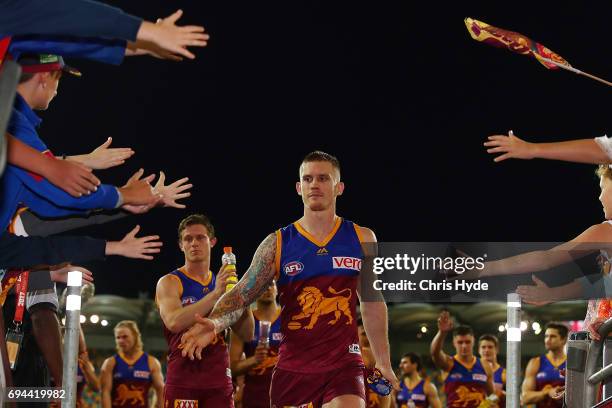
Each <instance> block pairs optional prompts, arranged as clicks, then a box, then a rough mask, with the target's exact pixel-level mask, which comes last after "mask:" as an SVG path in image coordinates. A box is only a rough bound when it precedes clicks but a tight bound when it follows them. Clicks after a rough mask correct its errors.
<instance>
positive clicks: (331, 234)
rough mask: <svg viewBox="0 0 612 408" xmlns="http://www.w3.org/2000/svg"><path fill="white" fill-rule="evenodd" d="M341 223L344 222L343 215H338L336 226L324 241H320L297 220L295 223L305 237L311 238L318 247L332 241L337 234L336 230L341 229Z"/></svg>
mask: <svg viewBox="0 0 612 408" xmlns="http://www.w3.org/2000/svg"><path fill="white" fill-rule="evenodd" d="M341 224H342V217H338V219H337V220H336V224H335V225H334V228H333V229H332V230H331V231H330V233H329V234H327V236H326V237H325V239H324V240H323V241H321V242H319V241H318V240H317V239H316V238H315V237H313V236H312V234H310V232H308V231H306V230H305V229H304V228H303V227H302V226H301V225H300V224H299V223H298V222H297V221H296V222H294V223H293V225H294V226H295V228H296V229H297V230H298V232H299V233H300V234H301V235H302V236H303V237H304V238H306V239H307V240H309V241H310V242H312V243H313V244H315V245H316V246H318V247H324V246H327V244H328V243H329V241H331V240H332V238H334V236H335V235H336V232H338V229H340V225H341Z"/></svg>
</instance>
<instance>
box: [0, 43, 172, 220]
mask: <svg viewBox="0 0 612 408" xmlns="http://www.w3.org/2000/svg"><path fill="white" fill-rule="evenodd" d="M18 62H19V63H20V64H21V66H22V71H23V73H22V77H21V80H20V83H19V85H18V87H17V95H16V98H15V104H14V107H13V112H12V115H11V119H10V121H9V126H8V132H9V133H11V134H12V135H13V136H15V137H16V138H17V139H19V140H21V141H22V142H24V143H26V144H28V145H29V146H30V147H33V148H34V149H36V150H38V151H40V152H42V153H43V154H51V153H50V152H49V150H48V149H47V146H46V145H45V144H44V143H43V141H42V140H41V139H40V137H39V136H38V133H37V130H36V128H37V127H38V126H39V125H40V123H41V122H42V121H41V119H40V118H39V117H38V116H37V115H36V114H35V113H34V110H45V109H47V108H48V106H49V103H50V102H51V101H52V100H53V98H54V97H55V95H56V94H57V88H58V85H59V80H60V78H61V76H62V74H63V73H68V74H71V75H79V74H80V72H79V71H78V70H76V69H74V68H71V67H69V66H67V65H66V64H65V63H64V60H63V59H62V57H60V56H58V55H52V54H36V55H23V56H22V57H21V58H20V59H19V61H18ZM151 180H152V177H151V176H149V177H147V178H145V179H143V180H140V179H139V178H138V179H136V180H134V179H132V180H130V183H128V184H126V185H125V186H123V187H121V188H116V187H114V186H109V185H105V184H101V185H100V186H99V187H98V189H97V191H95V192H94V193H92V194H90V195H88V196H84V197H80V198H74V197H72V196H70V195H69V194H67V193H66V192H64V191H63V190H60V189H59V188H57V187H55V186H54V185H52V184H51V183H49V182H48V181H47V180H45V179H43V178H42V177H40V176H39V175H36V174H31V173H28V172H26V171H25V170H23V169H20V168H17V167H15V166H12V165H9V166H7V169H6V172H5V175H4V177H3V178H2V180H1V181H0V191H2V194H3V197H2V198H3V199H2V202H0V229H4V228H6V227H7V226H8V222H9V220H10V218H11V217H12V216H13V214H14V213H15V211H16V210H17V207H18V205H19V203H23V204H24V205H26V206H28V207H29V208H31V209H32V211H34V212H36V213H38V214H39V215H43V216H46V217H61V216H64V215H68V214H74V213H83V212H86V211H88V210H92V209H98V208H103V209H112V208H117V207H119V206H121V205H136V206H141V205H145V206H152V205H154V204H156V203H157V202H158V201H159V198H160V197H159V196H158V195H155V194H153V192H152V191H151V187H150V185H149V182H150V181H151Z"/></svg>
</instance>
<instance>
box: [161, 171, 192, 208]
mask: <svg viewBox="0 0 612 408" xmlns="http://www.w3.org/2000/svg"><path fill="white" fill-rule="evenodd" d="M188 181H189V177H183V178H182V179H180V180H177V181H175V182H174V183H172V184H168V185H164V183H165V182H166V174H164V172H163V171H160V172H159V179H158V180H157V183H155V187H153V192H154V193H155V194H159V195H161V197H162V199H161V201H160V203H159V204H160V205H163V206H164V207H173V208H185V204H179V203H177V202H176V201H177V200H180V199H183V198H187V197H189V196H191V193H190V192H188V191H187V190H190V189H191V188H192V187H193V184H186V183H187V182H188ZM186 191H187V192H186Z"/></svg>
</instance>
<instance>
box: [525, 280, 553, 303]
mask: <svg viewBox="0 0 612 408" xmlns="http://www.w3.org/2000/svg"><path fill="white" fill-rule="evenodd" d="M531 280H532V281H533V283H535V286H531V285H519V286H517V287H516V293H517V294H518V295H519V296H520V297H521V300H522V301H523V302H525V303H528V304H530V305H535V306H544V305H547V304H549V303H552V302H553V301H552V299H553V293H552V291H553V289H551V288H550V287H549V286H548V285H547V284H546V283H544V281H542V280H541V279H538V277H536V276H535V275H531Z"/></svg>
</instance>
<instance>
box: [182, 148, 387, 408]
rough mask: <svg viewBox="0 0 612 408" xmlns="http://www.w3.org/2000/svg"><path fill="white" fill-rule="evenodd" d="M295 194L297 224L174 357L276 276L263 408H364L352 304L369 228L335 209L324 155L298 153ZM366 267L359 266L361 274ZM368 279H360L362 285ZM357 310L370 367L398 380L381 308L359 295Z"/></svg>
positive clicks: (336, 178) (193, 347)
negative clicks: (299, 212) (273, 345)
mask: <svg viewBox="0 0 612 408" xmlns="http://www.w3.org/2000/svg"><path fill="white" fill-rule="evenodd" d="M299 176H300V179H299V181H298V182H297V183H296V190H297V193H298V194H299V195H300V196H301V197H302V201H303V203H304V215H303V217H302V218H300V219H299V220H298V221H296V222H294V223H292V224H290V225H289V226H287V227H285V228H282V229H280V230H278V231H276V233H272V234H270V235H268V237H267V238H266V239H264V241H263V242H262V243H261V244H260V246H259V248H258V249H257V251H256V253H255V255H254V257H253V261H252V263H251V266H250V267H249V269H248V271H247V272H246V274H245V275H244V276H243V277H242V279H241V280H240V282H238V284H237V285H236V286H235V287H234V289H232V290H231V291H230V292H228V293H226V294H225V295H224V296H223V297H222V298H221V299H219V302H217V304H216V305H215V308H214V309H213V311H212V312H211V314H210V316H209V318H207V319H201V318H198V323H196V325H194V327H192V328H191V329H190V330H189V331H188V332H187V333H185V334H184V335H183V338H182V341H181V344H182V345H183V352H182V354H183V356H189V357H190V358H192V359H193V358H201V352H202V348H204V347H205V346H206V345H208V344H210V342H211V341H212V340H213V339H214V338H215V336H216V333H219V332H222V331H223V330H224V329H226V328H227V327H228V326H229V325H230V324H232V323H233V322H235V321H236V319H237V317H238V316H240V314H241V313H242V311H243V310H244V309H245V308H247V307H248V306H249V305H250V304H251V303H252V302H253V301H255V300H256V299H257V298H258V297H259V296H261V294H262V293H263V292H264V291H265V290H266V289H267V288H268V286H269V285H270V284H271V283H272V281H273V280H274V279H275V278H276V283H277V285H278V290H279V294H280V296H279V300H280V304H281V306H282V309H281V332H282V334H283V339H282V341H281V346H280V351H279V360H278V363H277V365H276V368H275V369H274V373H273V375H272V384H271V388H270V397H271V400H272V405H273V406H287V405H288V406H302V405H303V406H312V407H321V406H323V407H343V408H352V407H365V388H364V382H365V380H364V376H363V360H362V359H361V353H360V350H359V339H358V335H357V319H356V304H357V298H358V297H359V296H361V294H362V291H361V290H362V289H363V290H364V291H365V290H367V289H368V288H367V287H365V288H363V287H358V283H359V276H360V271H361V265H362V261H363V259H364V258H365V257H366V256H368V257H370V256H374V251H373V250H372V249H371V248H370V247H371V246H372V245H370V246H368V245H364V246H362V243H372V244H373V243H375V242H376V237H375V235H374V232H373V231H372V230H370V229H368V228H363V227H359V226H357V225H356V224H354V223H352V222H350V221H348V220H344V219H342V218H341V217H339V216H337V215H336V199H337V197H338V196H339V195H341V194H342V192H343V191H344V183H342V182H341V181H340V163H339V162H338V159H337V158H335V157H334V156H331V155H329V154H327V153H324V152H320V151H316V152H312V153H310V154H308V155H307V156H306V157H305V158H304V160H302V163H301V165H300V169H299ZM371 273H372V271H364V276H363V277H364V278H365V279H367V280H369V279H370V278H371V275H370V274H371ZM365 285H368V284H365ZM360 308H361V316H362V318H363V323H364V327H365V330H366V332H367V334H368V338H369V340H370V345H371V348H372V353H373V355H374V358H375V359H376V368H378V369H379V370H380V371H381V373H382V375H383V376H384V377H385V378H387V379H388V380H389V381H390V382H391V383H392V384H393V386H394V387H396V388H399V383H398V381H397V378H396V377H395V374H394V373H393V369H392V368H391V362H390V358H389V342H388V338H387V322H388V318H387V306H386V304H385V303H384V301H383V300H379V298H376V299H375V298H374V297H369V298H365V297H364V298H363V299H361V302H360Z"/></svg>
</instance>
